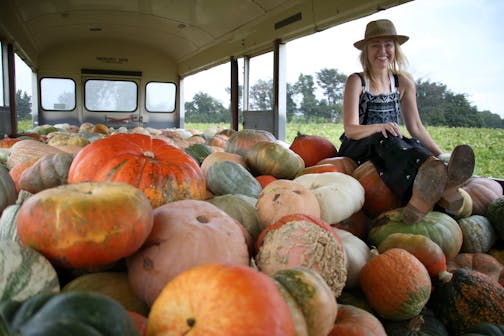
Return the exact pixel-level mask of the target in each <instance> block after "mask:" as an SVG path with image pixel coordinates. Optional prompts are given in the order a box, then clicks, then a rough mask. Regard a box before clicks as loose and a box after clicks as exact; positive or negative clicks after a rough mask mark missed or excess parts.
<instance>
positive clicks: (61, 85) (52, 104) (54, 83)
mask: <svg viewBox="0 0 504 336" xmlns="http://www.w3.org/2000/svg"><path fill="white" fill-rule="evenodd" d="M40 100H41V103H42V108H43V109H44V110H48V111H71V110H73V109H74V108H75V82H74V81H73V80H72V79H68V78H42V79H41V80H40Z"/></svg>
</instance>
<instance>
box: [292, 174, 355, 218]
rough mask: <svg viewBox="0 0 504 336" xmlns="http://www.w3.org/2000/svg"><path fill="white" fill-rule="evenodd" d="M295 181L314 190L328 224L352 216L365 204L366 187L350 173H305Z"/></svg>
mask: <svg viewBox="0 0 504 336" xmlns="http://www.w3.org/2000/svg"><path fill="white" fill-rule="evenodd" d="M294 181H295V182H298V183H301V184H302V185H304V186H305V187H306V188H308V189H310V190H312V191H313V193H314V194H315V197H317V200H318V202H319V205H320V217H321V219H322V220H323V221H325V222H326V223H327V224H335V223H338V222H340V221H342V220H344V219H346V218H348V217H350V216H351V215H353V214H354V213H356V212H357V211H359V210H360V209H362V206H363V205H364V187H362V185H361V184H360V182H359V181H357V179H355V178H354V177H352V176H350V175H347V174H343V173H339V172H329V173H317V174H304V175H301V176H299V177H296V178H295V179H294Z"/></svg>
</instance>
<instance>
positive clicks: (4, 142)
mask: <svg viewBox="0 0 504 336" xmlns="http://www.w3.org/2000/svg"><path fill="white" fill-rule="evenodd" d="M18 141H21V139H18V138H9V137H5V138H3V139H0V148H11V147H12V145H14V144H15V143H16V142H18Z"/></svg>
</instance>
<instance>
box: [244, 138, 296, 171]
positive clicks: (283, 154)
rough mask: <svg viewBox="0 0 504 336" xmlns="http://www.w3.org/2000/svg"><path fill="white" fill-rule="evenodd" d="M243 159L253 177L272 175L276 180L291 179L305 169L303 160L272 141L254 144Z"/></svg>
mask: <svg viewBox="0 0 504 336" xmlns="http://www.w3.org/2000/svg"><path fill="white" fill-rule="evenodd" d="M245 159H246V161H247V165H248V166H249V167H250V168H251V170H252V171H253V172H254V174H255V175H273V176H275V177H276V178H278V179H293V178H294V177H296V176H297V175H298V174H299V173H300V172H301V171H302V170H303V168H304V167H305V165H304V161H303V159H302V158H301V157H300V156H299V155H297V154H296V153H295V152H294V151H292V150H290V149H289V148H285V147H284V146H282V145H281V144H279V143H276V142H272V141H259V142H257V143H255V144H254V145H253V146H252V147H251V148H250V149H249V150H248V151H247V153H246V154H245Z"/></svg>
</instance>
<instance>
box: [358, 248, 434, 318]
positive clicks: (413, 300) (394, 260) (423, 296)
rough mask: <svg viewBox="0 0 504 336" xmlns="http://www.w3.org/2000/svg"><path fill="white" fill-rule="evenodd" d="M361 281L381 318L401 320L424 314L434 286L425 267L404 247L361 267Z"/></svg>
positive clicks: (387, 252) (370, 301) (394, 249)
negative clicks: (423, 310)
mask: <svg viewBox="0 0 504 336" xmlns="http://www.w3.org/2000/svg"><path fill="white" fill-rule="evenodd" d="M360 284H361V288H362V290H363V292H364V294H365V295H366V298H367V300H368V302H369V304H370V305H371V307H372V308H373V309H374V310H375V311H376V312H377V313H378V314H379V315H380V316H381V317H383V318H385V319H389V320H399V321H400V320H407V319H410V318H412V317H414V316H416V315H418V314H420V312H421V311H422V309H423V308H424V307H425V305H426V303H427V301H428V299H429V296H430V293H431V289H432V284H431V279H430V276H429V273H428V272H427V269H426V268H425V266H424V265H423V264H422V263H421V262H420V261H419V260H418V259H417V258H416V257H415V256H413V255H412V254H411V253H409V252H408V251H406V250H403V249H401V248H392V249H390V250H387V251H385V252H384V253H382V254H377V255H375V256H374V257H372V258H371V259H370V260H369V261H368V262H367V263H366V264H365V265H364V267H362V269H361V273H360Z"/></svg>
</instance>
